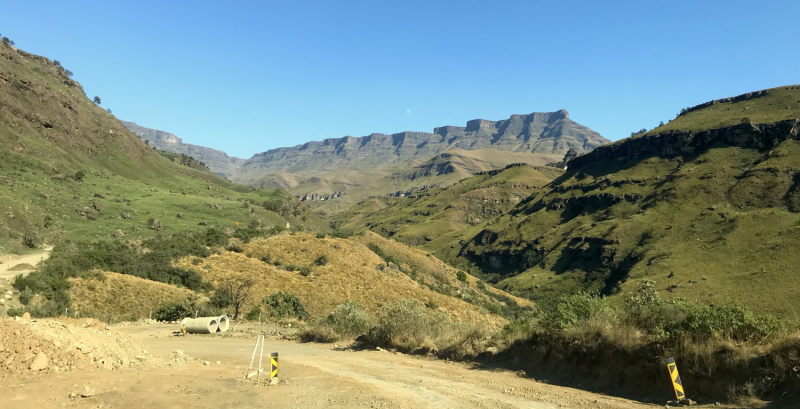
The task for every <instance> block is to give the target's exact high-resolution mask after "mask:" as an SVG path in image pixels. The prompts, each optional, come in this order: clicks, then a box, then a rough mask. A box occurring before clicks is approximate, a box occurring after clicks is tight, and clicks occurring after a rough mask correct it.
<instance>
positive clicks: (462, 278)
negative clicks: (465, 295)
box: [456, 271, 467, 283]
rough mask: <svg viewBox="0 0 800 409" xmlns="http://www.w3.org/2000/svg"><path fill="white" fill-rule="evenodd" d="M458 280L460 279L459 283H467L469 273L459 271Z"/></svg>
mask: <svg viewBox="0 0 800 409" xmlns="http://www.w3.org/2000/svg"><path fill="white" fill-rule="evenodd" d="M456 278H458V281H461V282H464V283H465V282H467V273H465V272H463V271H459V272H458V273H456Z"/></svg>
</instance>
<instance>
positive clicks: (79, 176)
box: [75, 170, 86, 182]
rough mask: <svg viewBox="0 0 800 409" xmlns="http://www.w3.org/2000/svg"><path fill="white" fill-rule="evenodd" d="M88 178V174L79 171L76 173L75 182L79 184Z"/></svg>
mask: <svg viewBox="0 0 800 409" xmlns="http://www.w3.org/2000/svg"><path fill="white" fill-rule="evenodd" d="M85 177H86V172H84V171H82V170H79V171H77V172H75V180H76V181H78V182H83V178H85Z"/></svg>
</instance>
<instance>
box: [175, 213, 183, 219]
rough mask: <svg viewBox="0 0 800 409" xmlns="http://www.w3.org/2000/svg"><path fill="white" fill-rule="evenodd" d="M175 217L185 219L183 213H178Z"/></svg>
mask: <svg viewBox="0 0 800 409" xmlns="http://www.w3.org/2000/svg"><path fill="white" fill-rule="evenodd" d="M175 217H177V218H179V219H183V213H178V214H176V215H175Z"/></svg>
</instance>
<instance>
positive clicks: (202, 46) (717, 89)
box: [0, 0, 800, 157]
mask: <svg viewBox="0 0 800 409" xmlns="http://www.w3.org/2000/svg"><path fill="white" fill-rule="evenodd" d="M798 15H800V2H790V1H786V2H777V1H772V2H770V1H758V2H754V1H731V0H728V1H696V0H695V1H685V2H684V1H669V2H667V1H662V2H655V1H629V2H627V1H582V2H581V1H548V2H535V1H525V2H512V1H482V2H477V1H453V2H444V1H440V2H437V1H403V2H399V1H396V2H392V1H385V2H384V1H374V0H373V1H363V2H361V1H330V2H321V1H319V2H318V1H313V2H312V1H276V2H273V1H252V2H247V1H240V2H202V1H168V2H164V1H111V2H97V1H70V2H63V1H59V2H56V1H51V2H43V1H28V2H13V3H11V2H5V4H4V5H3V7H2V15H0V33H2V35H3V36H8V37H9V38H11V39H12V40H14V41H15V42H16V44H17V46H18V47H20V48H22V49H24V50H26V51H29V52H32V53H35V54H40V55H44V56H46V57H48V58H51V59H57V60H59V61H61V62H62V64H63V65H64V66H65V67H66V68H68V69H70V70H71V71H73V72H74V73H75V77H74V78H75V79H76V80H78V81H79V82H80V83H81V84H82V85H83V86H84V88H85V89H86V93H87V95H89V96H90V97H93V96H95V95H98V96H100V97H101V98H102V101H103V107H105V108H111V109H112V110H113V112H114V115H115V116H117V117H118V118H120V119H123V120H128V121H134V122H137V123H139V124H140V125H143V126H147V127H151V128H156V129H161V130H165V131H168V132H172V133H174V134H175V135H177V136H179V137H181V138H183V139H184V141H185V142H188V143H194V144H198V145H204V146H209V147H213V148H217V149H221V150H224V151H226V152H228V153H229V154H231V155H235V156H240V157H250V156H251V155H252V154H254V153H256V152H261V151H264V150H267V149H271V148H275V147H280V146H292V145H296V144H300V143H303V142H306V141H309V140H321V139H324V138H336V137H341V136H344V135H353V136H362V135H366V134H369V133H372V132H383V133H394V132H400V131H405V130H411V131H427V132H431V131H432V130H433V127H435V126H442V125H460V126H463V125H464V123H465V122H466V121H467V120H470V119H475V118H484V119H492V120H498V119H504V118H507V117H508V116H509V115H511V114H524V113H530V112H534V111H538V112H543V111H555V110H558V109H562V108H563V109H566V110H568V111H569V112H570V117H571V118H572V119H573V120H575V121H577V122H579V123H581V124H584V125H586V126H589V127H591V128H592V129H594V130H596V131H598V132H600V133H601V134H602V135H603V136H605V137H607V138H609V139H612V140H617V139H620V138H623V137H626V136H628V135H630V132H631V131H635V130H638V129H641V128H652V127H654V126H656V125H657V124H658V122H659V121H665V122H666V121H667V120H669V119H671V118H674V117H675V115H676V114H677V113H678V111H680V109H681V108H683V107H687V106H692V105H696V104H698V103H702V102H705V101H707V100H710V99H715V98H722V97H726V96H732V95H738V94H741V93H744V92H748V91H753V90H758V89H763V88H769V87H774V86H780V85H787V84H796V83H800V79H798V73H800V53H798V46H797V45H798V44H800V30H797V16H798Z"/></svg>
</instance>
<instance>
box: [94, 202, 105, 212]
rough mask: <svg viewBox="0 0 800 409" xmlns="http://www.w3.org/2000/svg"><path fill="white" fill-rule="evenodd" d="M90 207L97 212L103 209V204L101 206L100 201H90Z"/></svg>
mask: <svg viewBox="0 0 800 409" xmlns="http://www.w3.org/2000/svg"><path fill="white" fill-rule="evenodd" d="M92 207H93V208H94V210H97V211H98V212H102V211H103V206H101V205H100V203H97V202H92Z"/></svg>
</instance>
